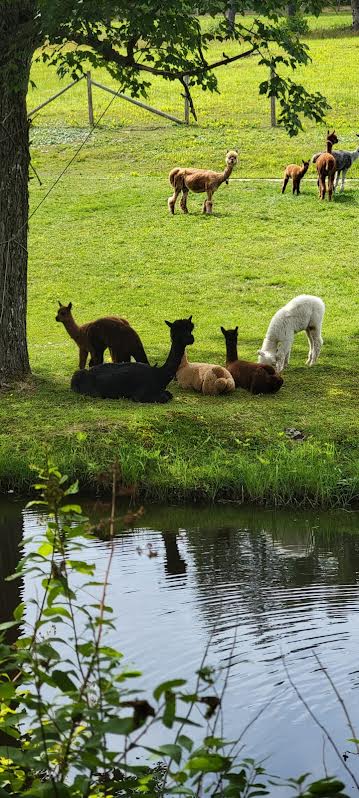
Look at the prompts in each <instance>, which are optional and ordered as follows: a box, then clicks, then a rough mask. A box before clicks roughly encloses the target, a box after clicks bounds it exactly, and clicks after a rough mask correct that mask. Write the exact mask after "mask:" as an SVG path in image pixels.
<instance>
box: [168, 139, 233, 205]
mask: <svg viewBox="0 0 359 798" xmlns="http://www.w3.org/2000/svg"><path fill="white" fill-rule="evenodd" d="M237 159H238V153H237V152H236V151H235V150H229V152H227V155H226V168H225V170H224V171H223V172H213V171H211V170H210V169H195V168H193V167H192V168H191V167H190V168H187V169H186V168H182V167H179V166H176V167H175V168H174V169H172V171H171V172H170V174H169V180H170V183H171V186H173V188H174V193H173V195H172V196H171V197H169V198H168V209H169V211H170V213H174V212H175V205H176V201H177V197H178V196H179V194H180V193H181V191H182V197H181V202H180V207H181V209H182V211H183V213H188V208H187V197H188V193H189V191H193V192H195V193H196V194H199V193H202V192H204V191H205V192H206V193H207V199H206V200H205V201H204V203H203V213H212V207H213V203H212V197H213V194H214V192H215V191H217V188H219V186H220V185H222V183H225V182H226V183H228V178H229V176H230V175H231V174H232V171H233V169H234V167H235V165H236V163H237Z"/></svg>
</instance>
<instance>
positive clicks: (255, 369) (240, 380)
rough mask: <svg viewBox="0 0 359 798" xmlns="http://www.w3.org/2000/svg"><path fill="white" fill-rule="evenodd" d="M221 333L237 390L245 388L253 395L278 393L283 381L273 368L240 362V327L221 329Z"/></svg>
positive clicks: (227, 367)
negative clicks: (238, 345)
mask: <svg viewBox="0 0 359 798" xmlns="http://www.w3.org/2000/svg"><path fill="white" fill-rule="evenodd" d="M221 332H222V333H223V335H224V338H225V341H226V369H227V370H228V371H229V373H230V374H232V377H233V379H234V382H235V384H236V388H245V390H246V391H250V392H251V393H253V394H258V393H277V391H279V389H280V388H281V387H282V385H283V379H282V377H280V376H279V374H277V373H276V371H275V369H274V368H273V366H268V365H265V364H264V365H262V364H261V363H251V362H250V361H248V360H238V352H237V340H238V327H235V328H234V330H225V329H224V327H221Z"/></svg>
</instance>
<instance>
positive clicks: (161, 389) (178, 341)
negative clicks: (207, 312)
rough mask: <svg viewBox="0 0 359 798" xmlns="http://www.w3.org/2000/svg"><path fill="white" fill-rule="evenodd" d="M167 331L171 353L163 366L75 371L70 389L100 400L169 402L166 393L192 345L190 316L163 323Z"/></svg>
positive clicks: (115, 366)
mask: <svg viewBox="0 0 359 798" xmlns="http://www.w3.org/2000/svg"><path fill="white" fill-rule="evenodd" d="M165 323H166V324H167V325H168V327H169V328H170V330H171V342H172V343H171V349H170V352H169V355H168V358H167V360H166V362H165V363H164V364H163V366H157V365H156V366H149V365H147V364H146V363H102V364H101V365H99V366H94V367H93V368H92V369H90V370H89V371H87V370H86V369H81V370H80V371H75V374H74V375H73V377H72V380H71V388H72V390H73V391H76V392H77V393H84V394H86V395H87V396H98V397H100V398H101V399H120V398H123V399H133V401H134V402H151V403H154V402H160V403H161V404H163V403H165V402H169V400H170V399H172V394H171V393H170V392H169V391H166V390H165V389H166V387H167V385H168V383H170V382H171V380H173V378H174V376H175V374H176V371H177V369H178V367H179V364H180V362H181V360H182V357H183V354H184V351H185V348H186V346H188V345H189V344H193V343H194V338H193V335H192V330H193V329H194V324H192V316H190V317H189V319H177V321H173V322H170V321H166V322H165Z"/></svg>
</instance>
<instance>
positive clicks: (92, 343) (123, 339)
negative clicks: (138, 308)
mask: <svg viewBox="0 0 359 798" xmlns="http://www.w3.org/2000/svg"><path fill="white" fill-rule="evenodd" d="M59 305H60V307H59V310H58V311H57V315H56V321H60V322H62V324H63V325H64V327H65V329H66V330H67V332H68V334H69V336H70V338H72V339H73V340H74V341H76V343H77V346H78V348H79V350H80V356H79V361H80V362H79V368H80V369H84V368H85V366H86V361H87V357H88V354H89V352H90V355H91V360H90V363H89V365H90V367H91V366H96V365H99V364H100V363H102V362H103V355H104V351H105V349H109V350H110V352H111V358H112V360H113V362H114V363H123V362H125V363H129V362H130V360H131V356H132V357H134V359H135V360H136V361H137V362H138V363H148V360H147V355H146V352H145V350H144V348H143V346H142V342H141V339H140V337H139V335H137V333H136V331H135V330H134V329H133V327H131V325H130V324H129V323H128V321H127V320H126V319H121V318H120V317H119V316H104V317H103V318H101V319H96V321H88V322H87V324H81V325H78V324H76V322H75V319H74V317H73V315H72V312H71V311H72V302H70V303H69V304H68V305H62V304H61V302H59Z"/></svg>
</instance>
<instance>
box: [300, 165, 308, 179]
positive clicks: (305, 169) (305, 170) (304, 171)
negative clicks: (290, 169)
mask: <svg viewBox="0 0 359 798" xmlns="http://www.w3.org/2000/svg"><path fill="white" fill-rule="evenodd" d="M307 171H308V166H304V164H303V166H302V168H301V170H300V176H301V177H303V176H304V175H305V173H306V172H307Z"/></svg>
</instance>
